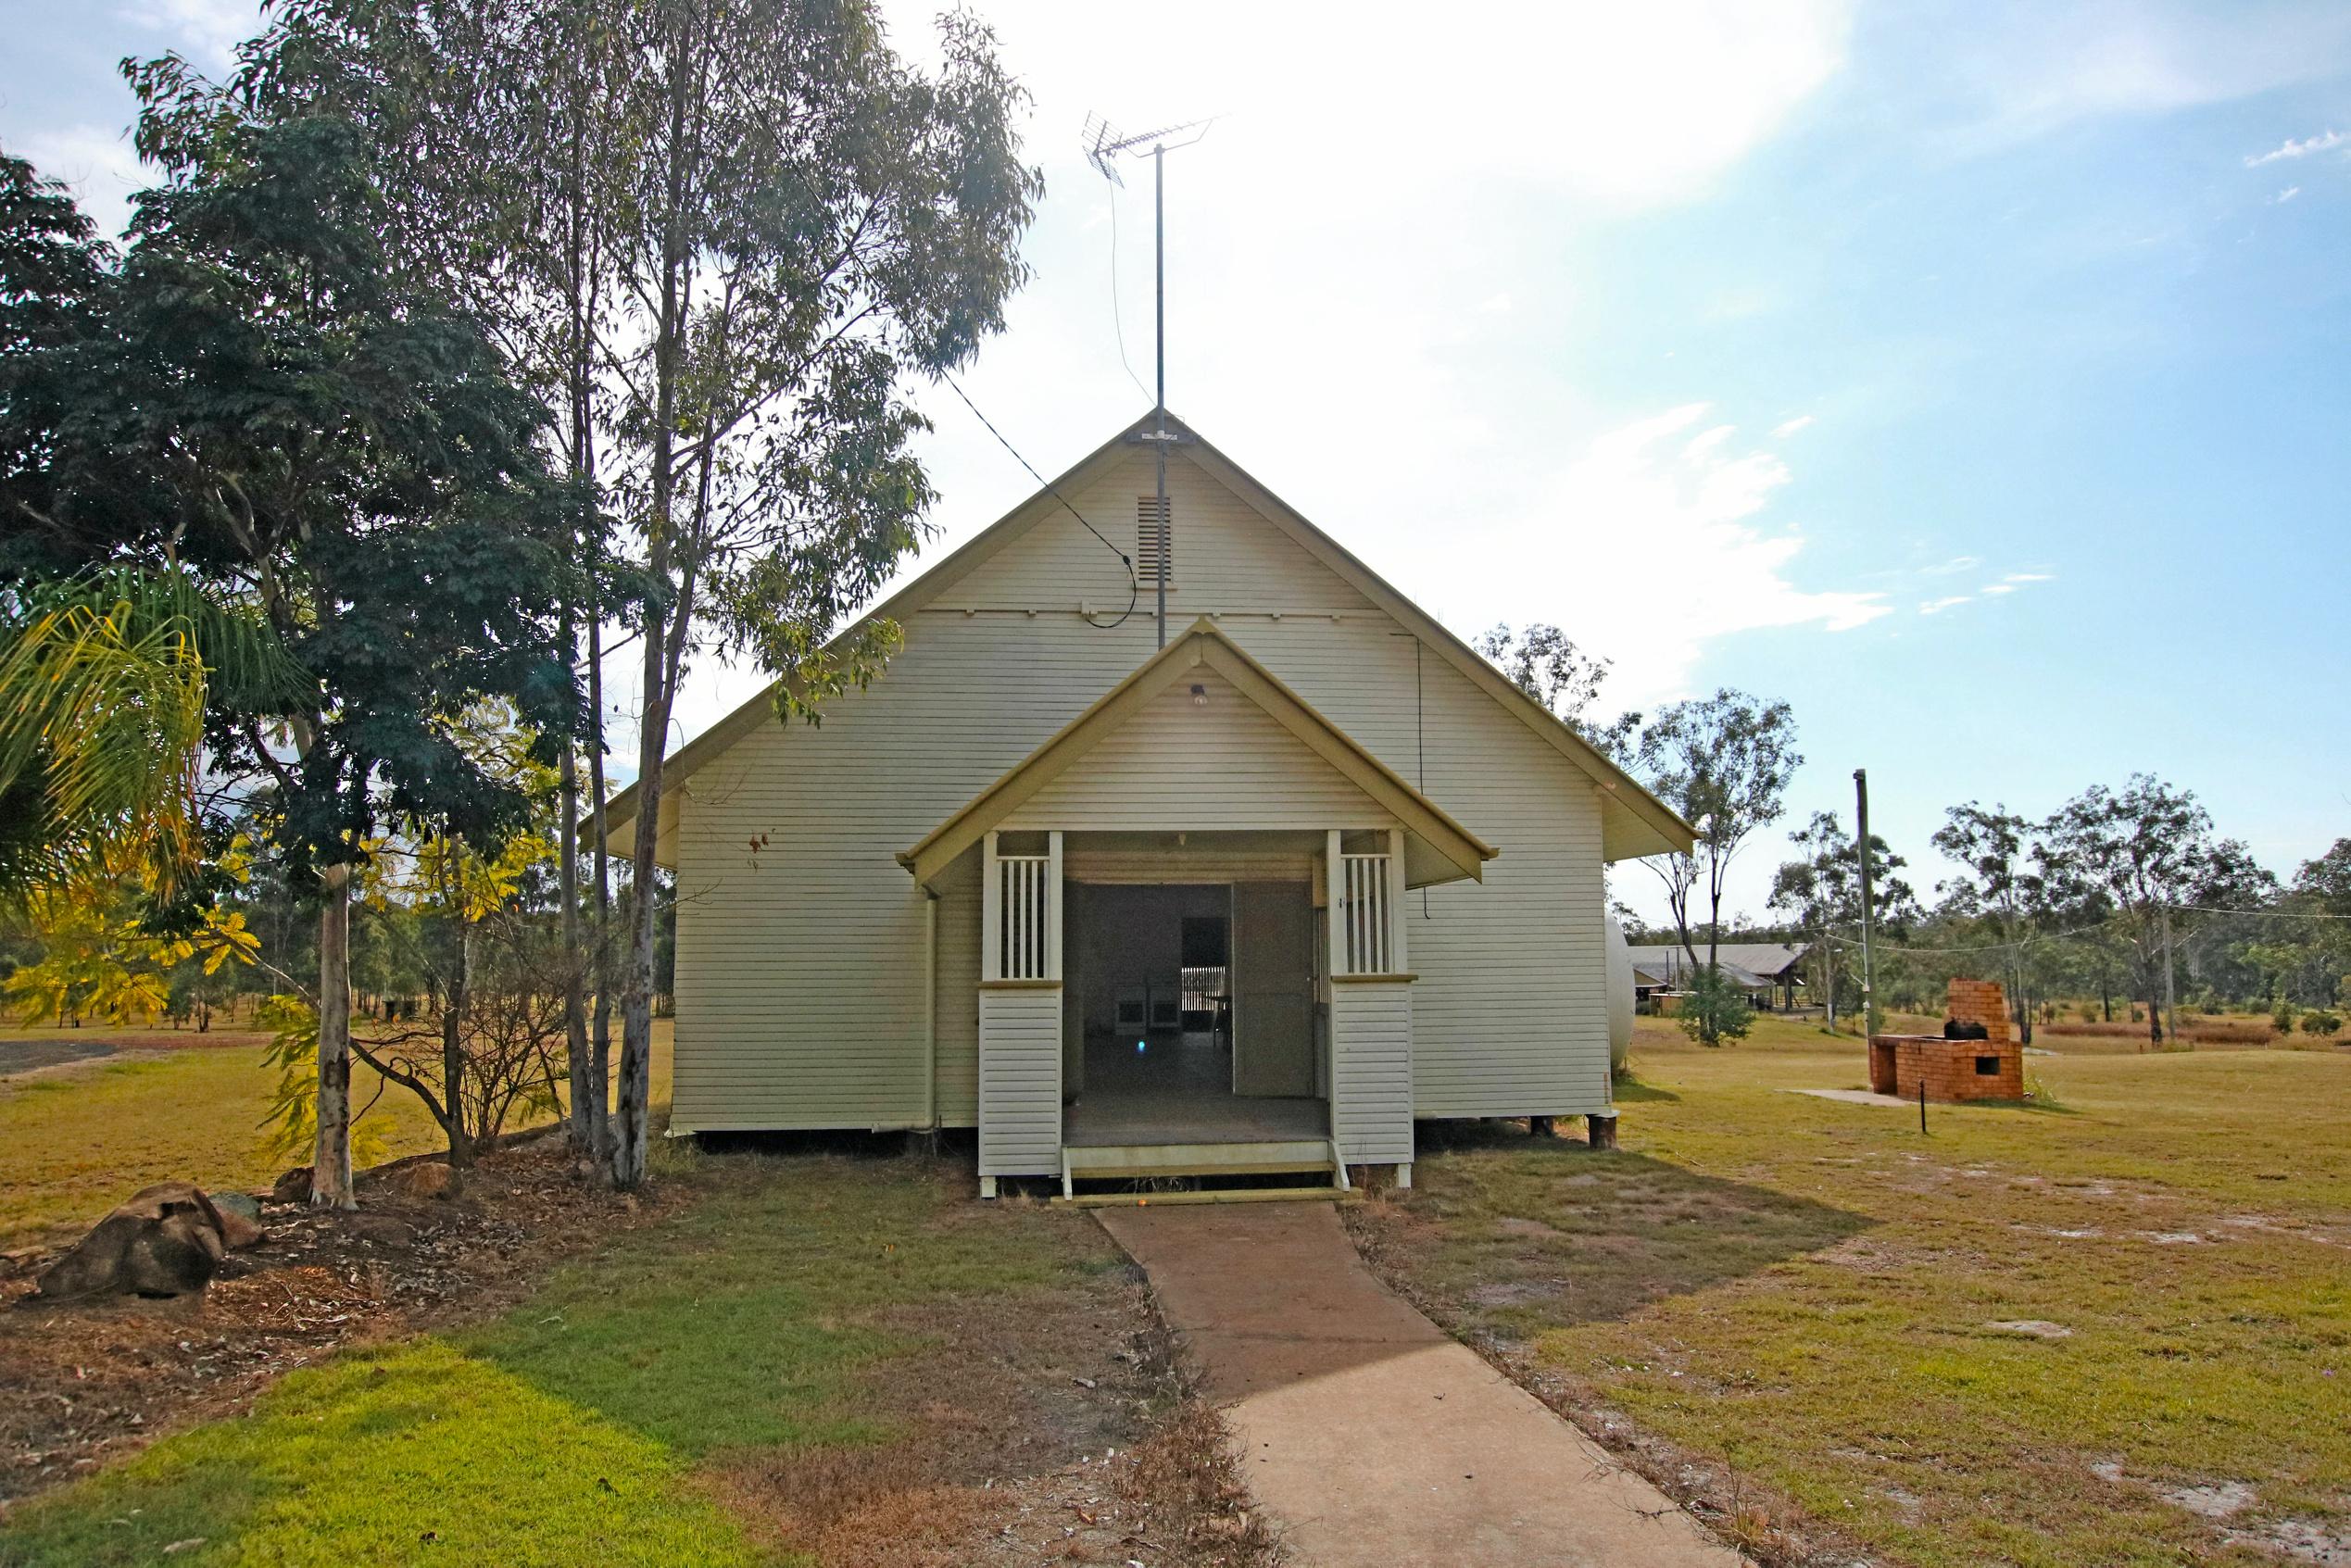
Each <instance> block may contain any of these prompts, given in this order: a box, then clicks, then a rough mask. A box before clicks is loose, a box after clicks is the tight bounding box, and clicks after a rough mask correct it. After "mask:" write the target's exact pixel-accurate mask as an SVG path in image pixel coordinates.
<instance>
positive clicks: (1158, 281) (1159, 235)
mask: <svg viewBox="0 0 2351 1568" xmlns="http://www.w3.org/2000/svg"><path fill="white" fill-rule="evenodd" d="M1215 123H1216V121H1215V119H1213V118H1211V119H1195V120H1189V121H1187V122H1186V123H1184V124H1182V125H1163V126H1161V127H1160V128H1159V129H1158V130H1156V131H1145V132H1141V133H1139V134H1138V135H1133V136H1128V135H1124V134H1122V133H1121V132H1119V130H1118V128H1117V127H1115V126H1113V125H1112V124H1111V122H1110V121H1108V120H1106V119H1103V118H1102V117H1101V116H1100V115H1098V114H1088V115H1087V117H1086V129H1085V131H1084V132H1083V134H1082V136H1081V138H1080V143H1079V144H1080V145H1082V146H1083V147H1084V148H1085V149H1086V161H1087V162H1088V163H1090V164H1092V165H1093V166H1094V168H1095V169H1096V170H1097V171H1098V172H1099V173H1100V175H1101V177H1102V178H1103V179H1105V180H1107V181H1109V182H1111V183H1112V184H1113V185H1117V186H1120V187H1124V186H1125V183H1126V182H1125V180H1123V179H1121V178H1120V177H1119V172H1118V159H1119V158H1121V157H1142V156H1143V149H1144V148H1145V147H1147V146H1148V147H1149V148H1150V159H1151V230H1152V271H1153V274H1154V282H1153V290H1152V292H1153V295H1154V300H1155V303H1154V307H1153V311H1152V314H1153V316H1154V318H1155V328H1156V331H1155V335H1156V337H1157V339H1158V361H1159V364H1158V374H1157V378H1156V383H1157V391H1156V393H1155V394H1154V396H1155V397H1156V400H1157V402H1156V406H1155V407H1154V408H1153V409H1152V413H1153V414H1154V416H1155V417H1156V421H1157V423H1156V428H1155V429H1154V431H1153V432H1152V433H1151V435H1150V442H1151V446H1152V450H1153V451H1154V452H1156V453H1157V454H1158V458H1159V491H1158V508H1159V509H1158V511H1157V512H1156V513H1155V514H1154V515H1155V516H1156V517H1157V519H1158V521H1159V529H1160V535H1159V541H1160V543H1159V565H1158V570H1157V571H1156V572H1155V574H1154V575H1155V576H1156V578H1157V581H1158V588H1159V609H1158V615H1159V646H1161V647H1165V646H1167V570H1168V564H1169V558H1170V557H1171V556H1172V555H1173V554H1174V552H1175V547H1176V520H1175V518H1174V517H1173V516H1172V515H1171V514H1170V513H1169V511H1168V509H1167V443H1168V442H1169V441H1170V440H1171V439H1172V438H1171V437H1170V436H1169V435H1168V433H1167V155H1168V154H1169V153H1172V152H1176V151H1179V150H1180V149H1182V148H1185V147H1188V146H1190V145H1191V144H1193V143H1195V142H1197V141H1199V140H1200V139H1201V137H1202V136H1205V135H1207V134H1208V128H1209V127H1210V126H1212V125H1213V124H1215ZM1187 133H1188V134H1187ZM1179 136H1180V137H1182V138H1183V140H1181V141H1176V140H1173V138H1175V137H1179ZM1112 199H1113V200H1116V199H1117V198H1116V197H1113V198H1112Z"/></svg>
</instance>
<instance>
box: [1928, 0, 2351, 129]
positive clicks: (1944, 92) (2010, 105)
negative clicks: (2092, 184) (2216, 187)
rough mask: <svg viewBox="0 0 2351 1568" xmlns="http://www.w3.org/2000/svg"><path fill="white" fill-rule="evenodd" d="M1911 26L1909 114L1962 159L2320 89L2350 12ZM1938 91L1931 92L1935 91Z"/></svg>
mask: <svg viewBox="0 0 2351 1568" xmlns="http://www.w3.org/2000/svg"><path fill="white" fill-rule="evenodd" d="M1945 14H1946V15H1947V16H1948V17H1949V18H1950V19H1951V25H1950V26H1949V27H1948V28H1947V29H1944V30H1931V29H1918V30H1917V31H1916V32H1915V33H1914V34H1913V36H1916V37H1917V39H1918V41H1919V42H1918V49H1919V55H1918V56H1917V58H1916V59H1915V60H1914V61H1913V62H1910V63H1912V64H1915V65H1916V66H1917V69H1918V70H1919V75H1920V79H1921V82H1922V83H1923V84H1924V85H1923V87H1922V92H1923V93H1925V94H1936V95H1939V96H1941V97H1942V102H1941V103H1939V104H1938V103H1935V102H1934V101H1933V100H1932V98H1931V97H1930V98H1929V99H1928V100H1927V101H1926V102H1924V103H1923V104H1921V105H1920V106H1919V109H1920V110H1922V111H1923V112H1924V113H1926V114H1928V115H1930V116H1937V117H1939V118H1942V119H1945V121H1946V122H1947V125H1948V128H1949V136H1950V139H1951V141H1952V143H1953V144H1954V146H1955V150H1958V151H1961V152H1971V151H1985V150H1991V149H1996V148H1998V147H2002V146H2007V145H2013V144H2016V143H2018V142H2021V141H2025V140H2028V139H2030V138H2032V137H2035V136H2040V135H2044V134H2047V133H2048V132H2053V131H2057V130H2060V129H2062V128H2064V127H2066V126H2068V125H2071V124H2075V123H2078V122H2080V121H2082V120H2086V119H2100V118H2106V117H2111V116H2117V115H2153V114H2165V113H2169V112H2172V111H2175V110H2179V109H2186V108H2194V107H2200V106H2204V105H2208V104H2220V103H2230V102H2234V101H2236V100H2239V99H2244V98H2249V97H2254V96H2257V95H2258V94H2264V93H2268V92H2270V91H2273V90H2275V89H2277V88H2280V87H2284V86H2290V85H2292V84H2294V83H2296V82H2315V81H2322V80H2325V79H2327V78H2330V77H2332V76H2334V75H2336V74H2338V73H2339V72H2341V71H2342V70H2343V69H2345V64H2346V63H2347V62H2351V9H2347V8H2345V7H2344V6H2311V5H2307V4H2303V3H2301V0H2232V4H2230V5H2228V6H2198V5H2195V4H2193V3H2191V0H2090V3H2087V4H2079V5H2072V6H2050V5H2047V4H2044V3H2043V0H1979V4H1977V5H1976V6H1971V7H1963V8H1959V9H1955V10H1952V11H1949V12H1947V13H1945ZM1938 84H1941V91H1940V94H1937V88H1938Z"/></svg>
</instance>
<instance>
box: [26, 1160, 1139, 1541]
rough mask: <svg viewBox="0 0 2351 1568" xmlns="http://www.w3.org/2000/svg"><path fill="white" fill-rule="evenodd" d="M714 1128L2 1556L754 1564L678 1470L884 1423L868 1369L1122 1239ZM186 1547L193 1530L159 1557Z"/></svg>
mask: <svg viewBox="0 0 2351 1568" xmlns="http://www.w3.org/2000/svg"><path fill="white" fill-rule="evenodd" d="M723 1141H724V1142H725V1143H726V1144H727V1145H728V1151H727V1152H710V1151H705V1150H701V1149H698V1148H695V1147H694V1146H693V1145H691V1144H688V1143H685V1141H684V1140H680V1141H679V1142H678V1143H676V1144H672V1145H664V1146H661V1147H660V1148H657V1149H656V1150H655V1165H656V1172H657V1182H658V1183H659V1184H660V1185H664V1186H668V1187H669V1188H671V1193H670V1194H669V1195H668V1196H669V1198H671V1199H672V1200H673V1202H674V1207H673V1209H672V1210H670V1211H669V1212H666V1213H664V1214H663V1215H661V1216H660V1217H659V1218H655V1219H651V1220H650V1221H648V1223H645V1224H643V1225H640V1226H638V1227H636V1228H634V1229H632V1230H630V1231H627V1232H625V1233H623V1234H619V1235H616V1236H612V1237H611V1238H610V1239H609V1240H608V1241H606V1242H605V1243H604V1244H603V1245H602V1246H600V1247H598V1248H596V1249H595V1250H594V1251H593V1252H591V1253H589V1254H587V1255H585V1256H584V1257H582V1258H581V1259H579V1260H578V1261H573V1262H571V1263H567V1264H565V1265H562V1266H560V1267H559V1268H557V1269H555V1270H554V1271H553V1272H552V1273H549V1274H548V1275H547V1278H546V1279H545V1280H543V1281H542V1282H541V1283H540V1284H539V1285H538V1286H537V1287H536V1288H535V1289H534V1291H533V1292H532V1294H531V1295H530V1296H529V1297H528V1298H526V1299H524V1300H523V1301H522V1302H521V1303H520V1304H519V1305H517V1306H515V1307H514V1308H512V1309H510V1310H509V1311H506V1312H504V1313H503V1314H502V1315H500V1316H497V1317H496V1318H493V1319H491V1320H489V1321H487V1322H484V1323H478V1324H476V1325H473V1326H471V1327H468V1328H464V1329H460V1330H457V1331H454V1332H450V1333H446V1334H444V1335H439V1336H427V1337H423V1338H419V1339H413V1340H408V1341H404V1342H399V1343H395V1344H390V1345H386V1346H382V1347H375V1348H353V1349H350V1350H346V1352H344V1353H343V1354H341V1355H339V1356H337V1357H335V1358H333V1359H332V1360H331V1361H327V1362H325V1363H324V1364H322V1365H320V1366H317V1367H313V1368H308V1369H305V1370H303V1371H300V1372H296V1373H294V1374H289V1375H288V1376H287V1377H285V1378H284V1379H283V1380H282V1381H281V1382H280V1383H279V1384H278V1385H277V1386H275V1387H274V1388H272V1389H271V1390H270V1391H269V1392H268V1393H267V1394H265V1395H264V1396H263V1397H262V1398H261V1399H260V1400H259V1401H258V1403H257V1404H256V1406H255V1408H254V1411H253V1412H252V1414H251V1415H250V1416H249V1417H247V1418H246V1419H244V1420H239V1421H228V1422H216V1423H213V1424H207V1425H203V1426H198V1427H195V1428H193V1429H191V1430H189V1431H187V1432H183V1433H181V1434H179V1435H177V1436H172V1437H170V1438H167V1439H166V1440H164V1441H163V1442H161V1443H158V1444H157V1445H156V1446H155V1447H154V1448H152V1449H148V1450H147V1451H146V1452H145V1453H144V1454H141V1455H139V1456H137V1457H135V1458H133V1459H132V1460H130V1461H128V1462H126V1463H124V1464H122V1465H119V1466H118V1467H115V1468H112V1469H109V1470H107V1471H106V1472H103V1473H101V1474H99V1475H97V1476H95V1477H93V1478H92V1479H91V1480H89V1481H86V1482H83V1483H80V1484H77V1485H75V1486H68V1487H66V1488H63V1489H61V1490H60V1491H58V1492H56V1493H53V1494H51V1495H49V1496H47V1497H44V1498H41V1499H34V1500H33V1501H32V1502H31V1503H28V1504H25V1505H20V1506H19V1508H18V1509H17V1510H16V1511H15V1512H13V1513H12V1514H11V1516H10V1518H9V1520H8V1528H7V1530H6V1535H5V1537H0V1568H19V1565H23V1568H33V1565H36V1564H37V1565H41V1568H48V1565H50V1564H59V1565H62V1564H77V1565H78V1564H82V1563H101V1564H106V1563H126V1564H127V1563H134V1562H135V1563H149V1562H166V1561H169V1562H195V1563H202V1562H214V1561H230V1560H233V1561H237V1562H410V1561H421V1560H422V1558H423V1556H424V1554H426V1553H427V1552H428V1551H429V1552H430V1554H431V1555H432V1556H433V1558H434V1560H436V1561H437V1560H440V1559H443V1558H446V1560H447V1561H449V1562H496V1563H501V1564H514V1565H522V1564H547V1565H548V1568H554V1565H557V1564H570V1563H577V1562H602V1563H645V1564H648V1565H650V1564H667V1563H673V1562H693V1563H710V1564H736V1563H741V1564H745V1565H747V1568H748V1564H750V1563H753V1562H770V1561H772V1554H771V1553H768V1552H766V1551H764V1550H762V1549H761V1547H760V1546H759V1544H758V1543H756V1542H755V1541H754V1540H753V1539H752V1537H751V1536H750V1535H747V1533H746V1528H745V1522H744V1521H743V1520H742V1519H741V1518H740V1517H738V1516H737V1514H736V1513H735V1512H734V1511H731V1510H730V1509H729V1508H726V1507H723V1506H721V1504H720V1502H719V1501H717V1500H714V1499H712V1498H711V1497H710V1495H708V1494H707V1492H706V1490H705V1489H704V1488H703V1487H702V1486H701V1485H700V1484H699V1483H698V1482H696V1481H693V1480H690V1479H689V1478H688V1476H689V1473H691V1472H696V1471H698V1470H700V1469H703V1468H705V1467H707V1466H708V1465H710V1464H712V1463H716V1462H720V1461H724V1460H726V1459H727V1458H728V1457H729V1456H740V1455H744V1454H759V1453H783V1454H790V1455H810V1454H823V1453H850V1452H865V1451H871V1450H874V1449H876V1448H878V1447H880V1446H882V1445H886V1444H888V1443H891V1442H892V1441H893V1440H895V1439H897V1438H898V1437H899V1436H900V1432H899V1425H900V1423H901V1419H902V1415H903V1407H904V1406H905V1404H906V1401H905V1400H902V1399H901V1400H899V1401H896V1403H895V1404H893V1402H892V1401H891V1400H889V1399H882V1398H877V1397H876V1396H877V1394H879V1393H881V1392H884V1391H885V1388H886V1386H884V1385H877V1383H876V1381H875V1380H876V1378H877V1376H878V1377H885V1378H886V1376H887V1375H888V1374H889V1373H890V1371H891V1370H892V1369H895V1368H897V1367H899V1366H902V1365H904V1364H906V1363H907V1361H909V1360H911V1359H912V1358H917V1357H921V1356H923V1355H924V1354H925V1353H927V1352H930V1351H931V1350H932V1349H933V1348H935V1347H936V1346H937V1345H938V1344H939V1343H941V1342H942V1340H943V1338H944V1337H945V1336H948V1335H949V1334H953V1333H955V1332H957V1330H956V1329H955V1328H953V1327H949V1326H945V1325H946V1324H947V1323H948V1322H949V1320H950V1319H951V1317H952V1313H951V1312H950V1311H949V1309H950V1308H952V1307H954V1306H955V1305H957V1304H958V1303H959V1302H964V1301H968V1300H977V1301H979V1302H981V1303H982V1307H981V1309H980V1310H981V1311H983V1312H987V1311H1000V1312H1007V1313H1017V1312H1018V1311H1021V1308H1020V1307H1019V1306H1017V1305H1015V1304H1014V1303H1015V1302H1016V1301H1017V1300H1018V1299H1022V1298H1026V1299H1031V1300H1033V1299H1036V1293H1037V1292H1050V1291H1054V1290H1064V1291H1065V1290H1066V1288H1067V1287H1068V1286H1071V1285H1072V1284H1073V1283H1074V1282H1076V1281H1080V1280H1084V1279H1087V1278H1090V1277H1094V1276H1095V1275H1097V1274H1098V1273H1100V1271H1102V1270H1104V1269H1107V1268H1110V1267H1114V1266H1115V1265H1116V1262H1117V1260H1116V1257H1115V1254H1114V1252H1113V1249H1112V1248H1109V1247H1108V1246H1107V1245H1106V1244H1105V1243H1104V1242H1102V1241H1101V1240H1100V1237H1099V1236H1098V1234H1097V1233H1096V1232H1094V1230H1093V1229H1092V1228H1091V1226H1090V1224H1083V1223H1080V1220H1079V1217H1077V1216H1067V1215H1063V1214H1062V1213H1061V1212H1060V1211H1057V1210H1056V1211H1048V1210H1042V1209H1026V1210H1018V1211H1015V1212H1007V1213H1001V1214H999V1213H993V1212H987V1211H982V1210H980V1206H979V1205H978V1204H976V1203H974V1202H971V1201H970V1200H969V1198H967V1197H966V1196H965V1193H964V1186H965V1184H964V1183H963V1182H962V1181H960V1180H958V1179H957V1178H956V1174H955V1173H956V1171H957V1170H959V1169H961V1168H960V1167H954V1166H951V1165H950V1164H949V1162H948V1161H945V1160H928V1159H921V1158H910V1157H906V1156H905V1155H903V1153H902V1152H900V1151H902V1149H903V1148H904V1145H903V1142H902V1140H893V1145H894V1147H892V1148H889V1149H887V1150H885V1149H882V1148H876V1147H875V1143H876V1140H872V1139H847V1138H844V1139H829V1138H828V1139H820V1140H810V1139H803V1140H795V1141H794V1143H793V1146H792V1147H793V1148H794V1150H795V1152H793V1153H791V1154H788V1155H786V1154H781V1153H777V1152H773V1151H772V1148H773V1146H772V1145H769V1146H768V1147H761V1145H763V1144H766V1140H742V1141H736V1140H723ZM816 1148H823V1150H824V1152H812V1150H813V1149H816ZM886 1156H887V1157H886ZM679 1188H684V1189H685V1192H684V1193H683V1194H680V1193H679V1192H678V1191H677V1189H679ZM681 1197H682V1198H683V1201H677V1199H678V1198H681ZM1121 1436H1123V1434H1122V1435H1121ZM354 1477H359V1478H361V1479H359V1480H354V1479H353V1478H354ZM754 1533H756V1532H754ZM175 1542H179V1543H188V1542H195V1543H198V1544H196V1545H194V1546H182V1548H180V1549H178V1550H177V1551H175V1553H174V1554H173V1555H171V1556H170V1557H168V1558H167V1557H166V1556H165V1555H164V1549H165V1548H166V1547H170V1546H172V1544H173V1543H175ZM782 1561H785V1562H802V1561H805V1560H803V1559H801V1558H798V1557H794V1556H790V1555H788V1554H787V1555H786V1557H785V1558H784V1559H782Z"/></svg>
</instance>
